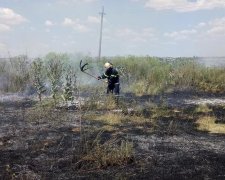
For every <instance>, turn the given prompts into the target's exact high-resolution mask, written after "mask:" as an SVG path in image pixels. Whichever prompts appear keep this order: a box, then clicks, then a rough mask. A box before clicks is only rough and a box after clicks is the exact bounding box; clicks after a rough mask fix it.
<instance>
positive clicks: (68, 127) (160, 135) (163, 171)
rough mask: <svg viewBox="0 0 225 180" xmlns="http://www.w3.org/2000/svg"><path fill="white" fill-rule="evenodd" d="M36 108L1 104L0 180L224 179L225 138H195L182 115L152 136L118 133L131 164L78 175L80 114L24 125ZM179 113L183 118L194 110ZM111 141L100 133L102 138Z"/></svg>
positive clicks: (163, 121)
mask: <svg viewBox="0 0 225 180" xmlns="http://www.w3.org/2000/svg"><path fill="white" fill-rule="evenodd" d="M185 96H188V95H185ZM178 97H179V98H180V96H178ZM136 98H137V99H138V97H136ZM143 99H144V100H147V101H148V99H146V98H143V97H142V99H141V98H140V99H139V100H140V102H141V103H143ZM34 104H35V102H33V101H32V100H30V99H20V100H17V101H15V100H12V99H9V100H8V101H2V102H1V103H0V179H4V180H5V179H6V180H7V179H13V178H17V179H26V178H27V179H54V180H55V179H225V141H224V139H225V136H224V135H222V134H209V133H208V132H198V131H197V130H196V127H195V126H196V125H195V122H193V119H191V120H190V119H188V118H185V117H184V116H183V114H182V115H179V113H178V115H174V116H173V117H169V118H168V117H162V118H159V121H158V124H157V126H158V128H157V129H156V130H155V131H154V132H148V131H146V130H148V125H146V126H145V127H144V128H145V129H139V128H138V127H135V126H133V125H130V126H120V127H117V128H118V131H119V132H120V133H119V134H120V135H119V136H120V138H127V139H129V140H131V141H133V142H134V148H135V156H134V161H132V162H130V163H128V164H126V165H122V166H109V167H104V168H103V169H102V168H94V169H82V168H81V169H79V167H77V166H76V163H77V156H76V155H77V154H78V153H79V152H80V151H81V149H80V143H81V134H80V131H79V123H80V119H79V116H77V114H78V113H79V112H76V111H74V112H73V111H68V112H67V113H69V114H71V117H73V119H70V121H69V122H62V123H58V124H54V123H52V122H49V121H48V120H47V119H46V121H42V122H28V121H26V118H25V117H26V113H27V111H28V110H29V108H30V107H32V106H33V105H34ZM183 108H184V109H182V112H183V113H184V112H185V111H187V112H189V111H190V112H191V110H192V109H193V108H194V107H190V106H188V107H186V106H184V107H183ZM213 111H214V112H215V115H216V116H218V117H219V119H221V120H222V119H224V114H225V113H224V110H223V108H221V107H214V106H213ZM184 114H187V113H184ZM83 123H84V126H88V125H91V126H94V125H95V124H93V123H91V124H90V123H89V122H85V120H83ZM219 123H220V122H219ZM96 125H97V124H96ZM98 126H99V127H101V124H98ZM113 135H114V134H112V133H111V132H104V133H103V134H102V138H103V139H105V140H107V139H110V137H111V136H113Z"/></svg>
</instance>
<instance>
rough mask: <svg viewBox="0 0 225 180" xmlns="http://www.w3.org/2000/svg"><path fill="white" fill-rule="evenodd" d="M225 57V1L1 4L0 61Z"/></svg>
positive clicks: (6, 0)
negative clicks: (68, 56) (53, 55)
mask: <svg viewBox="0 0 225 180" xmlns="http://www.w3.org/2000/svg"><path fill="white" fill-rule="evenodd" d="M103 6H104V12H105V15H104V19H103V31H102V48H101V55H102V56H118V55H119V56H127V55H136V56H146V55H148V56H158V57H192V56H204V57H208V56H210V57H212V56H225V0H117V1H116V0H0V57H8V56H9V55H10V56H16V55H22V54H26V55H28V56H30V57H40V56H43V55H45V54H47V53H48V52H57V53H72V54H73V53H74V54H76V53H83V54H87V55H90V56H94V57H95V56H98V52H99V39H100V22H101V21H100V20H101V18H100V12H101V11H102V8H103Z"/></svg>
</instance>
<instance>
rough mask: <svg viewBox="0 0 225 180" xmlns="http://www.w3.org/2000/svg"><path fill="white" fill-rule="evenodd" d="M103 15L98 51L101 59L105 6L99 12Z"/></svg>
mask: <svg viewBox="0 0 225 180" xmlns="http://www.w3.org/2000/svg"><path fill="white" fill-rule="evenodd" d="M99 14H100V16H101V27H100V37H99V51H98V60H99V61H100V60H101V49H102V28H103V16H104V15H105V13H104V6H103V7H102V12H100V13H99Z"/></svg>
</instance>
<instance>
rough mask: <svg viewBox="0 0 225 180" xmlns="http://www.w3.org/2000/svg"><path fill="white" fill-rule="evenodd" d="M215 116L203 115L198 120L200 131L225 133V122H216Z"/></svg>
mask: <svg viewBox="0 0 225 180" xmlns="http://www.w3.org/2000/svg"><path fill="white" fill-rule="evenodd" d="M215 121H216V118H215V117H214V116H202V117H200V118H199V119H198V120H197V122H196V123H197V125H198V126H197V129H198V130H200V131H208V132H209V133H221V134H225V124H216V123H215Z"/></svg>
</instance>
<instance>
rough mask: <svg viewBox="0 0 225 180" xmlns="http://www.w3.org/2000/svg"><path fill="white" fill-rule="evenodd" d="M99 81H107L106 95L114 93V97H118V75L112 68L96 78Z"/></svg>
mask: <svg viewBox="0 0 225 180" xmlns="http://www.w3.org/2000/svg"><path fill="white" fill-rule="evenodd" d="M98 78H99V79H106V78H107V80H108V87H107V93H114V94H115V95H119V93H120V82H119V73H118V71H117V70H116V69H115V68H113V67H109V68H108V69H106V71H105V73H104V74H102V75H101V76H99V77H98Z"/></svg>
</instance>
